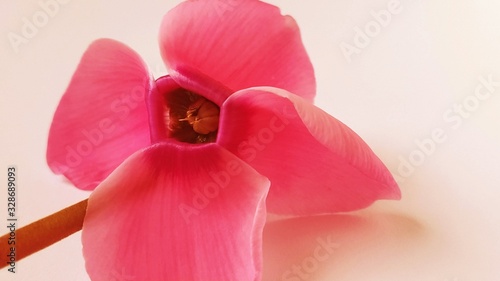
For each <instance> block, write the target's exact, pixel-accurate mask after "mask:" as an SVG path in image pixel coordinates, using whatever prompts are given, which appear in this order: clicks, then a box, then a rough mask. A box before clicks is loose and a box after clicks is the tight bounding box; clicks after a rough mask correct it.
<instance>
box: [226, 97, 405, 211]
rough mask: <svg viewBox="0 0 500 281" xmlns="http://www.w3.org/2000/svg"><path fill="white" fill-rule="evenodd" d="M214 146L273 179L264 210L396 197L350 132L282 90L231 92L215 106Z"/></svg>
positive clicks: (349, 206) (338, 207)
mask: <svg viewBox="0 0 500 281" xmlns="http://www.w3.org/2000/svg"><path fill="white" fill-rule="evenodd" d="M217 143H219V144H220V145H222V146H223V147H225V148H227V149H228V150H229V151H231V152H233V153H235V154H236V155H238V156H239V157H240V158H241V159H242V160H244V161H246V162H247V163H249V164H250V165H251V166H252V167H254V168H255V169H256V170H257V171H258V172H259V173H261V174H262V175H265V176H266V177H268V178H269V179H270V180H271V183H272V186H271V189H270V192H269V196H268V199H267V204H268V205H267V207H268V210H269V211H270V212H274V213H281V214H296V215H310V214H317V213H330V212H342V211H351V210H356V209H360V208H364V207H367V206H368V205H370V204H371V203H372V202H373V201H375V200H377V199H399V198H400V191H399V188H398V186H397V184H396V182H395V181H394V179H393V177H392V176H391V174H390V172H389V171H388V170H387V168H386V167H385V166H384V164H383V163H382V162H381V161H380V160H379V159H378V158H377V156H376V155H375V154H374V153H373V151H372V150H371V149H370V148H369V147H368V145H367V144H366V143H365V142H363V140H362V139H361V138H360V137H359V136H358V135H356V133H354V132H353V131H352V130H351V129H349V128H348V127H347V126H346V125H344V124H343V123H341V122H340V121H338V120H336V119H335V118H333V117H331V116H330V115H328V114H327V113H325V112H324V111H322V110H321V109H319V108H317V107H315V106H314V105H312V104H310V103H309V102H307V101H305V100H304V99H302V98H300V97H298V96H295V95H293V94H290V93H288V92H286V91H284V90H280V89H274V88H255V89H248V90H243V91H240V92H238V93H235V94H233V95H232V96H231V97H230V98H229V99H228V100H226V102H225V104H224V105H223V106H222V108H221V121H220V126H219V135H218V139H217Z"/></svg>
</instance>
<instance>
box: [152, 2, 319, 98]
mask: <svg viewBox="0 0 500 281" xmlns="http://www.w3.org/2000/svg"><path fill="white" fill-rule="evenodd" d="M160 48H161V53H162V56H163V59H164V60H165V62H166V64H167V66H168V68H169V69H170V71H169V72H170V74H171V75H172V77H173V78H174V79H175V80H176V81H177V82H178V83H179V84H180V85H181V86H182V87H184V88H186V89H189V90H193V91H195V90H196V89H190V88H189V85H186V84H184V83H183V81H186V80H187V79H186V78H191V79H192V78H193V77H198V76H200V77H211V78H212V79H215V80H217V81H218V82H219V83H222V84H223V85H225V86H226V87H228V88H230V89H232V90H233V91H237V90H240V89H245V88H248V87H254V86H273V87H279V88H283V89H286V90H288V91H290V92H293V93H296V94H297V95H300V96H302V97H304V98H306V99H308V100H311V101H312V99H313V98H314V96H315V94H316V92H315V91H316V82H315V78H314V70H313V68H312V65H311V62H310V60H309V57H308V55H307V53H306V51H305V49H304V46H303V44H302V41H301V37H300V31H299V28H298V26H297V24H296V22H295V20H294V19H293V18H292V17H290V16H282V15H281V14H280V10H279V8H277V7H275V6H272V5H269V4H266V3H263V2H260V1H254V0H238V1H235V0H229V1H221V0H207V1H185V2H183V3H181V4H180V5H178V6H177V7H175V8H174V9H172V10H171V11H169V12H168V13H167V14H166V15H165V17H164V18H163V23H162V25H161V29H160ZM200 94H201V93H200Z"/></svg>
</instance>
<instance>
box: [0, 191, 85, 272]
mask: <svg viewBox="0 0 500 281" xmlns="http://www.w3.org/2000/svg"><path fill="white" fill-rule="evenodd" d="M86 210H87V199H85V200H83V201H81V202H78V203H76V204H74V205H72V206H69V207H67V208H65V209H62V210H61V211H59V212H57V213H54V214H52V215H50V216H47V217H45V218H43V219H40V220H37V221H35V222H33V223H31V224H28V225H26V226H23V227H21V228H18V229H16V230H15V232H12V231H11V232H9V233H7V234H5V235H3V236H2V237H0V249H1V251H0V256H1V257H0V268H3V267H5V266H7V265H9V263H10V258H11V257H10V256H9V255H10V254H11V252H12V251H11V247H15V251H14V253H15V261H16V262H17V261H19V260H21V259H22V258H25V257H27V256H29V255H31V254H33V253H35V252H38V251H40V250H42V249H44V248H46V247H48V246H50V245H52V244H54V243H56V242H58V241H60V240H62V239H64V238H66V237H68V236H69V235H71V234H73V233H75V232H77V231H79V230H81V229H82V225H83V219H84V217H85V212H86ZM10 223H15V224H16V226H17V222H16V221H8V222H7V226H8V225H9V224H10ZM14 235H15V236H14ZM11 236H12V237H13V238H15V245H14V244H13V243H12V241H14V240H13V239H11V240H9V238H11ZM9 241H10V242H11V244H9Z"/></svg>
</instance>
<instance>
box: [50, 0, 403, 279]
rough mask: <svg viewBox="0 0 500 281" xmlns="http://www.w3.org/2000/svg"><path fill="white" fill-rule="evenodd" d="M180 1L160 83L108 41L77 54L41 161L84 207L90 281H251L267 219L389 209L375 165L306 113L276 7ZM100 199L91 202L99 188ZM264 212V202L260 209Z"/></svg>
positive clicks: (391, 193)
mask: <svg viewBox="0 0 500 281" xmlns="http://www.w3.org/2000/svg"><path fill="white" fill-rule="evenodd" d="M216 1H217V0H213V1H211V0H207V1H186V2H183V3H181V4H180V5H179V6H177V7H176V8H174V9H173V10H171V11H170V12H168V13H167V14H166V15H165V17H164V19H163V23H162V25H161V30H160V49H161V53H162V56H163V59H164V61H165V63H166V65H167V67H168V70H169V75H167V76H163V77H160V78H158V79H157V80H155V81H153V79H152V78H151V77H150V75H149V73H148V71H147V67H146V65H145V64H144V62H143V61H142V60H141V59H140V57H139V56H138V55H137V54H136V53H135V52H134V51H132V50H131V49H130V48H128V47H127V46H125V45H123V44H121V43H119V42H116V41H114V40H110V39H100V40H97V41H96V42H94V43H93V44H92V45H91V46H90V47H89V48H88V50H87V51H86V52H85V54H84V56H83V58H82V60H81V62H80V65H79V66H78V69H77V70H76V72H75V74H74V76H73V78H72V80H71V82H70V85H69V87H68V89H67V90H66V92H65V94H64V96H63V97H62V99H61V102H60V104H59V107H58V109H57V111H56V113H55V116H54V121H53V124H52V127H51V130H50V136H49V145H48V151H47V160H48V163H49V165H50V167H51V168H52V169H53V170H54V172H57V173H62V174H63V175H65V176H66V177H67V178H68V179H69V180H70V181H72V182H73V183H74V184H75V185H76V186H77V187H79V188H82V189H89V190H92V189H94V188H95V190H94V191H93V192H92V194H91V196H90V198H89V203H88V209H87V215H86V218H85V222H84V226H83V232H82V241H83V252H84V256H85V259H86V266H87V271H88V272H89V275H90V276H91V278H92V279H93V280H109V279H110V278H117V277H116V276H112V275H111V274H113V273H116V272H117V271H120V270H122V269H123V268H126V269H127V274H128V276H134V278H136V279H134V280H258V279H260V277H259V276H260V271H261V239H262V237H261V235H262V228H263V225H264V223H265V215H266V208H267V209H268V210H269V211H271V212H274V213H279V214H291V215H312V214H320V213H331V212H339V211H350V210H355V209H359V208H363V207H366V206H368V205H370V204H371V203H372V202H373V201H375V200H377V199H383V198H386V199H396V198H399V196H400V193H399V189H398V187H397V185H396V183H395V181H394V179H393V178H392V176H391V175H390V173H389V171H388V170H387V169H386V167H385V166H384V165H383V163H382V162H381V161H380V160H379V159H378V158H377V157H376V156H375V154H374V153H373V152H372V151H371V150H370V148H369V147H368V146H367V145H366V144H365V143H364V142H363V141H362V140H361V138H359V137H358V136H357V135H356V134H355V133H354V132H353V131H352V130H350V129H349V128H348V127H347V126H345V125H344V124H342V123H341V122H340V121H338V120H336V119H335V118H333V117H331V116H330V115H328V114H327V113H325V112H324V111H322V110H321V109H319V108H317V107H315V106H314V105H313V104H312V103H311V102H312V100H313V98H314V95H315V82H314V72H313V69H312V65H311V63H310V61H309V58H308V56H307V54H306V52H305V49H304V47H303V45H302V42H301V39H300V33H299V29H298V27H297V25H296V23H295V21H294V20H293V19H292V18H291V17H289V16H282V15H281V14H280V11H279V9H278V8H276V7H274V6H271V5H268V4H265V3H262V2H260V1H255V0H244V1H237V2H236V3H237V4H235V5H231V9H228V10H227V11H226V12H224V13H223V14H222V16H221V11H220V7H218V6H217V5H214V2H216ZM96 186H97V188H96ZM266 198H267V199H266Z"/></svg>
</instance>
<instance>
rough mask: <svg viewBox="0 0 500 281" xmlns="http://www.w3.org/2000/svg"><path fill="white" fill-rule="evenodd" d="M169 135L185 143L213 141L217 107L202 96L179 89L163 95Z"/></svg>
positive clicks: (216, 122)
mask: <svg viewBox="0 0 500 281" xmlns="http://www.w3.org/2000/svg"><path fill="white" fill-rule="evenodd" d="M165 99H166V100H165V102H166V104H167V112H166V123H167V127H168V130H169V135H170V137H172V138H175V139H177V140H179V141H182V142H187V143H209V142H215V140H216V138H217V131H218V129H219V112H220V109H219V107H218V106H217V105H216V104H214V103H213V102H211V101H209V100H207V99H205V98H204V97H202V96H200V95H198V94H195V93H193V92H190V91H188V90H185V89H179V90H177V91H175V92H173V93H170V94H169V95H167V96H166V97H165Z"/></svg>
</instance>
